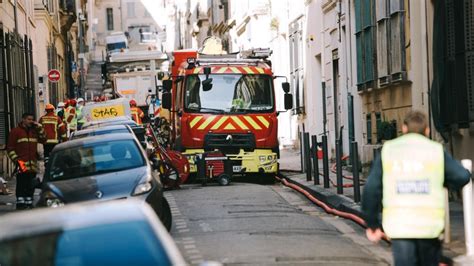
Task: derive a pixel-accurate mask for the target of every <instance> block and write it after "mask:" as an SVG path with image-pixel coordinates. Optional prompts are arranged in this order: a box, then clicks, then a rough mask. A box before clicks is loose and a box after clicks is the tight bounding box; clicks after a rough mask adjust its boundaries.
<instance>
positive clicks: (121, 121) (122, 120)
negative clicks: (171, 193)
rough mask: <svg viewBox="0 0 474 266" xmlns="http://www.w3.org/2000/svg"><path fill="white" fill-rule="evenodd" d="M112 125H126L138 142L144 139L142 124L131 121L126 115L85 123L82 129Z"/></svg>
mask: <svg viewBox="0 0 474 266" xmlns="http://www.w3.org/2000/svg"><path fill="white" fill-rule="evenodd" d="M113 125H127V126H129V127H130V128H131V129H132V131H133V133H135V136H136V137H137V139H138V140H139V141H140V142H143V141H146V138H145V133H146V130H145V128H144V127H143V126H140V125H138V124H137V123H136V122H135V121H133V120H132V119H131V118H128V117H118V118H115V119H109V120H102V121H96V122H91V123H86V124H85V125H84V126H83V127H82V129H83V130H84V129H93V128H101V127H106V126H113Z"/></svg>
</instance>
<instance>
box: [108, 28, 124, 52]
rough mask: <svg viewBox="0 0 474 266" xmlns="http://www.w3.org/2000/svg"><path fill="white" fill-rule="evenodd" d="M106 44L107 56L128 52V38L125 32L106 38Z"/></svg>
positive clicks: (115, 33)
mask: <svg viewBox="0 0 474 266" xmlns="http://www.w3.org/2000/svg"><path fill="white" fill-rule="evenodd" d="M105 42H106V43H107V55H110V54H112V53H119V52H126V51H128V40H127V36H125V34H124V33H123V32H120V31H119V32H113V33H112V34H110V35H109V36H107V37H105Z"/></svg>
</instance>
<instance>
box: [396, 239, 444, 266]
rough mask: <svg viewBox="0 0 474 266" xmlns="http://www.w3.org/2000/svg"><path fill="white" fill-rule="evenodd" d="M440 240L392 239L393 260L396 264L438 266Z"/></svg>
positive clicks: (398, 265)
mask: <svg viewBox="0 0 474 266" xmlns="http://www.w3.org/2000/svg"><path fill="white" fill-rule="evenodd" d="M441 251H442V250H441V241H440V240H439V239H438V238H435V239H392V253H393V260H394V263H395V265H396V266H402V265H403V266H415V265H416V266H428V265H429V266H431V265H433V266H435V265H436V266H438V264H439V261H440V259H441Z"/></svg>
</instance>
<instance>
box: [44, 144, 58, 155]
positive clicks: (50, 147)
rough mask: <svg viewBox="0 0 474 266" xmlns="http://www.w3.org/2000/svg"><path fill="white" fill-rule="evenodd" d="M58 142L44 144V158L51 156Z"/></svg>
mask: <svg viewBox="0 0 474 266" xmlns="http://www.w3.org/2000/svg"><path fill="white" fill-rule="evenodd" d="M56 145H57V144H55V143H54V144H44V145H43V149H44V158H49V154H50V153H51V151H52V150H53V148H54V147H55V146H56Z"/></svg>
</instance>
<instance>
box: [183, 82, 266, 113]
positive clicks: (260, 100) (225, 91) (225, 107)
mask: <svg viewBox="0 0 474 266" xmlns="http://www.w3.org/2000/svg"><path fill="white" fill-rule="evenodd" d="M211 77H212V86H211V87H210V88H205V86H203V83H205V82H204V80H205V79H206V77H205V75H199V76H198V75H191V76H188V78H187V79H186V91H185V96H184V105H185V109H186V111H188V112H202V113H234V112H239V113H241V112H245V113H260V112H263V113H268V112H271V111H273V109H274V104H273V93H272V92H273V90H272V79H271V77H270V76H268V75H236V74H219V75H212V76H211Z"/></svg>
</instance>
